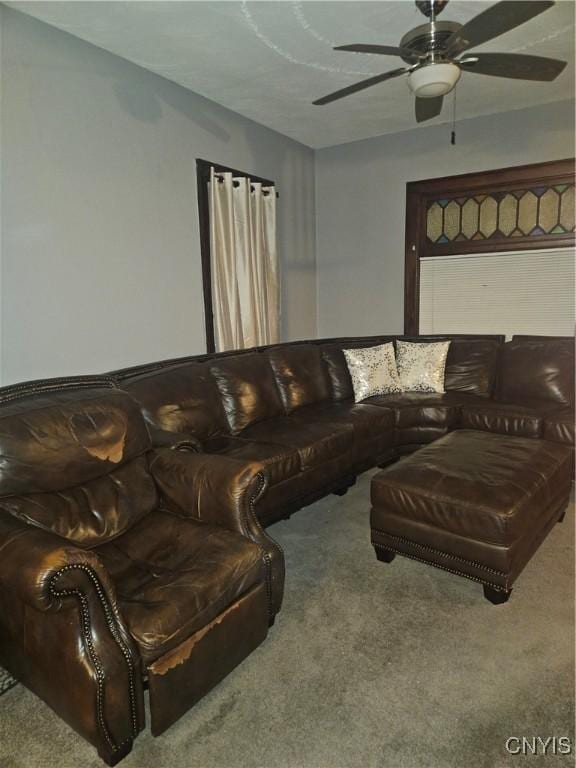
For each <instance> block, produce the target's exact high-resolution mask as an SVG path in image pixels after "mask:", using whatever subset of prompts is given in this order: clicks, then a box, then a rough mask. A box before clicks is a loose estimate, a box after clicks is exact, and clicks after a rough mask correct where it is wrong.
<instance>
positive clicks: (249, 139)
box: [0, 8, 316, 384]
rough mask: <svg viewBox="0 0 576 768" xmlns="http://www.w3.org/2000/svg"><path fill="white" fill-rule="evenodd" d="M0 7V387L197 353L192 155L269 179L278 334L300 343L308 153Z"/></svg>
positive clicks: (308, 254) (306, 323)
mask: <svg viewBox="0 0 576 768" xmlns="http://www.w3.org/2000/svg"><path fill="white" fill-rule="evenodd" d="M0 10H1V13H2V17H3V18H2V22H3V23H2V27H3V31H2V60H1V63H2V78H3V92H2V123H1V126H0V129H1V131H2V142H3V144H2V151H3V156H2V160H3V162H2V175H1V182H2V185H1V186H2V189H1V193H2V211H1V213H2V221H3V224H4V226H3V229H2V248H3V254H2V255H3V264H2V271H1V272H2V274H1V277H2V297H1V323H2V333H1V345H2V356H1V367H2V373H3V376H2V379H3V383H4V384H7V383H11V382H13V381H17V380H21V379H27V378H33V377H40V376H55V375H66V374H70V373H84V372H93V371H95V372H98V371H104V370H109V369H111V368H114V367H118V366H121V365H129V364H131V363H138V362H141V361H147V360H154V359H159V358H163V357H170V356H175V355H185V354H191V353H196V352H202V351H204V349H205V341H204V339H205V336H204V320H203V304H202V281H201V271H200V248H199V237H198V222H197V219H198V216H197V207H196V206H197V201H196V166H195V161H196V158H199V157H200V158H204V159H206V160H211V161H214V162H219V163H222V164H224V165H229V166H232V167H234V168H238V169H240V170H244V171H249V172H252V173H255V174H256V175H259V176H264V177H266V178H271V179H274V180H275V181H276V182H277V185H278V189H279V192H280V199H279V201H278V204H279V209H278V215H279V222H278V231H279V249H280V254H281V261H282V273H283V323H282V327H283V336H284V338H285V339H295V338H306V337H310V336H315V335H316V268H315V261H314V254H315V244H314V238H315V231H314V155H313V152H312V150H310V149H308V148H306V147H304V146H302V145H301V144H298V143H297V142H294V141H292V140H290V139H287V138H285V137H283V136H281V135H280V134H278V133H275V132H274V131H271V130H268V129H266V128H263V127H262V126H260V125H257V124H256V123H254V122H252V121H250V120H247V119H244V118H243V117H240V116H239V115H237V114H235V113H233V112H230V111H229V110H226V109H224V108H222V107H220V106H218V105H216V104H214V103H213V102H210V101H208V100H206V99H204V98H202V97H200V96H197V95H195V94H192V93H190V92H189V91H187V90H185V89H183V88H180V87H179V86H177V85H174V84H172V83H170V82H168V81H167V80H164V79H163V78H161V77H157V76H156V75H153V74H152V73H150V72H148V71H146V70H144V69H141V68H139V67H137V66H135V65H133V64H130V63H128V62H126V61H124V60H123V59H121V58H118V57H116V56H114V55H112V54H110V53H107V52H105V51H103V50H101V49H99V48H96V47H95V46H91V45H89V44H87V43H85V42H83V41H81V40H79V39H77V38H74V37H72V36H70V35H67V34H66V33H64V32H61V31H59V30H56V29H54V28H52V27H49V26H47V25H45V24H43V23H41V22H38V21H36V20H33V19H31V18H29V17H27V16H24V15H22V14H19V13H18V12H16V11H12V10H9V9H7V8H2V9H0Z"/></svg>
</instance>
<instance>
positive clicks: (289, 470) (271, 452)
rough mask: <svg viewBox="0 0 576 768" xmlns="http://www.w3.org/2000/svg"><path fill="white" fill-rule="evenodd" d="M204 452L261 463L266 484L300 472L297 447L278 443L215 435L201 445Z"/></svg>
mask: <svg viewBox="0 0 576 768" xmlns="http://www.w3.org/2000/svg"><path fill="white" fill-rule="evenodd" d="M203 450H204V451H205V452H206V453H218V454H222V455H225V456H231V457H232V458H234V459H239V460H244V461H257V462H259V463H260V464H262V465H263V466H264V468H265V470H266V474H267V476H268V485H269V486H272V485H277V484H278V483H281V482H283V481H284V480H288V479H289V478H291V477H295V476H296V475H298V474H299V473H300V470H301V464H300V454H299V453H298V449H297V448H290V447H288V446H285V445H280V444H279V443H268V442H263V441H259V442H256V441H255V440H245V439H243V438H241V437H225V436H224V437H215V438H213V439H212V440H208V441H207V442H206V443H204V445H203Z"/></svg>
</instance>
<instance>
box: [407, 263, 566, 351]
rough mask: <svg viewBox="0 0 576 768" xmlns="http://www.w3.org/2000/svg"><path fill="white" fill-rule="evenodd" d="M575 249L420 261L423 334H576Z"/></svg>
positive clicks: (421, 324) (509, 335)
mask: <svg viewBox="0 0 576 768" xmlns="http://www.w3.org/2000/svg"><path fill="white" fill-rule="evenodd" d="M574 279H575V276H574V249H573V248H558V249H557V250H549V249H547V250H542V251H514V252H507V253H498V254H494V253H490V254H468V255H466V256H435V257H430V258H423V259H420V333H422V334H424V333H505V334H506V336H507V337H508V338H510V337H511V336H513V335H514V334H541V335H553V336H556V335H558V336H569V335H572V334H573V333H574V311H575V310H574Z"/></svg>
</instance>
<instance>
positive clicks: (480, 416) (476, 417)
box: [460, 400, 558, 437]
mask: <svg viewBox="0 0 576 768" xmlns="http://www.w3.org/2000/svg"><path fill="white" fill-rule="evenodd" d="M555 410H556V411H557V410H558V406H557V405H556V404H555V403H546V402H542V401H534V400H527V401H526V400H525V401H522V402H518V403H500V402H496V401H493V400H488V401H486V402H484V403H483V404H482V405H465V406H463V407H462V413H461V416H460V427H461V428H462V429H478V430H484V431H487V432H498V433H499V434H501V435H512V436H515V437H541V436H542V433H543V427H544V418H545V416H546V414H548V413H550V412H554V411H555Z"/></svg>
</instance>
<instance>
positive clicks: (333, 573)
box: [0, 473, 574, 768]
mask: <svg viewBox="0 0 576 768" xmlns="http://www.w3.org/2000/svg"><path fill="white" fill-rule="evenodd" d="M370 476H371V473H367V474H365V475H364V476H363V477H362V478H361V479H360V480H359V481H358V483H357V485H356V486H355V487H354V488H353V489H351V491H349V493H348V495H347V496H344V497H342V498H339V497H336V496H330V497H328V498H326V499H323V500H322V501H320V502H318V503H316V504H314V505H313V506H311V507H309V508H307V509H305V510H302V511H301V512H299V513H297V514H296V515H294V516H293V517H292V519H290V520H288V521H285V522H282V523H279V524H277V525H276V526H274V527H273V528H272V529H271V530H270V532H271V533H272V534H273V535H274V536H275V537H276V538H277V539H278V541H279V542H280V543H281V544H282V546H283V547H284V550H285V553H286V561H287V583H286V597H285V603H284V607H283V610H282V612H281V614H280V615H279V617H278V619H277V621H276V625H275V626H274V627H273V628H272V630H271V632H270V634H269V636H268V639H267V641H266V642H265V643H264V644H263V645H262V646H261V647H260V648H259V649H257V650H256V652H255V653H254V654H252V656H251V657H250V658H249V659H247V660H246V661H245V662H244V663H243V664H242V665H241V666H240V667H239V668H238V669H237V670H236V671H235V672H233V673H232V675H230V676H229V677H228V678H227V679H226V680H225V681H224V682H223V683H221V684H220V685H219V686H218V687H217V688H216V689H215V690H214V691H212V693H210V694H209V695H208V696H207V697H206V698H205V699H204V700H203V701H202V702H200V703H199V704H198V705H197V706H196V707H195V708H194V709H193V710H191V711H190V712H189V713H188V714H187V715H185V716H184V717H183V718H182V719H181V720H179V721H178V723H176V724H175V725H174V726H173V727H172V728H170V729H169V730H168V731H167V732H166V733H165V734H164V735H163V736H161V737H160V738H157V739H154V738H152V737H151V736H150V734H149V732H145V733H143V734H141V736H140V737H139V738H138V740H137V741H136V743H135V746H134V749H133V751H132V754H131V755H130V756H129V757H128V758H126V760H124V761H123V762H122V763H121V765H122V766H124V768H136V767H138V768H352V767H354V768H356V766H358V767H359V768H467V767H468V766H471V767H473V768H508V766H510V768H514V767H515V766H518V767H520V768H521V767H522V766H528V768H533V767H534V766H541V765H545V766H557V767H558V768H560V767H561V766H562V768H563V767H564V766H568V765H570V766H573V765H574V755H572V756H548V757H540V756H535V755H530V756H521V755H516V756H512V755H509V754H507V753H506V750H505V742H506V739H507V738H508V737H511V736H516V737H522V736H526V737H533V736H541V737H547V736H556V737H559V736H570V737H571V738H572V744H574V698H573V690H574V560H573V557H574V554H573V553H574V546H573V545H574V510H573V505H572V506H571V508H570V510H569V511H568V513H567V515H566V519H565V521H564V523H563V524H562V525H557V526H556V527H555V528H554V530H553V531H552V532H551V534H550V535H549V537H548V539H547V540H546V542H545V543H544V545H543V546H542V547H541V549H540V550H539V552H538V553H537V554H536V556H535V557H534V559H533V560H532V562H531V563H530V564H529V565H528V567H527V568H526V570H525V571H524V573H523V574H522V575H521V577H520V579H519V580H518V582H517V585H516V588H515V590H514V592H513V594H512V597H511V599H510V602H509V603H508V604H506V605H503V606H492V605H490V604H489V603H488V602H486V601H485V600H484V599H483V596H482V589H481V587H480V586H479V585H477V584H475V583H473V582H469V581H465V580H464V579H459V578H457V577H455V576H452V575H450V574H448V573H444V572H442V571H439V570H435V569H433V568H429V567H427V566H425V565H422V564H419V563H416V562H413V561H410V560H407V559H404V558H398V557H397V558H396V560H395V561H394V562H393V563H392V564H390V565H384V564H381V563H378V562H377V561H376V559H375V557H374V554H373V550H372V548H371V547H370V544H369V530H368V493H369V480H370ZM0 766H1V768H79V767H80V766H81V768H101V766H102V763H101V762H100V761H99V759H98V758H97V756H96V753H95V751H94V750H93V749H92V748H91V747H89V746H88V745H86V744H85V743H84V742H83V741H82V740H81V739H80V738H79V737H78V736H76V734H74V733H73V732H72V731H71V730H70V729H69V728H68V727H67V726H66V725H65V724H64V723H63V722H61V721H60V720H59V719H58V718H57V717H56V715H54V714H53V713H52V712H51V710H49V709H48V707H46V706H45V705H44V704H43V703H42V702H40V701H39V700H38V699H37V698H36V697H35V696H33V695H32V694H31V693H29V692H28V691H26V690H25V689H24V688H23V687H22V686H17V687H16V688H13V689H12V690H10V691H9V692H8V693H7V694H5V695H4V696H2V697H1V698H0Z"/></svg>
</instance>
